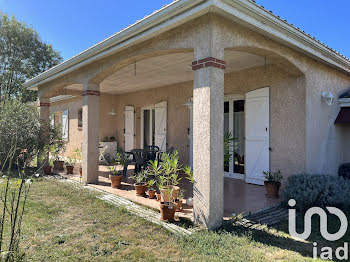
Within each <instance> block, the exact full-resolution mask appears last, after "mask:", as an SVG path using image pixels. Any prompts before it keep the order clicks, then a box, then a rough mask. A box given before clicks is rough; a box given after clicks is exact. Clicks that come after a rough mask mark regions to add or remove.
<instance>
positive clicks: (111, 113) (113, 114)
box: [108, 108, 117, 116]
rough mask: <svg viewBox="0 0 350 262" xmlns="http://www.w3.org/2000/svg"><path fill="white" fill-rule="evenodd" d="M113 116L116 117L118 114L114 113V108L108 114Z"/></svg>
mask: <svg viewBox="0 0 350 262" xmlns="http://www.w3.org/2000/svg"><path fill="white" fill-rule="evenodd" d="M108 114H109V115H111V116H115V115H116V114H117V113H116V112H115V111H114V108H112V111H111V112H109V113H108Z"/></svg>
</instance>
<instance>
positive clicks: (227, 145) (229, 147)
mask: <svg viewBox="0 0 350 262" xmlns="http://www.w3.org/2000/svg"><path fill="white" fill-rule="evenodd" d="M235 140H236V139H235V138H234V137H233V135H232V134H231V133H230V132H227V133H225V135H224V166H229V165H230V162H231V161H232V158H233V154H234V148H233V142H234V141H235Z"/></svg>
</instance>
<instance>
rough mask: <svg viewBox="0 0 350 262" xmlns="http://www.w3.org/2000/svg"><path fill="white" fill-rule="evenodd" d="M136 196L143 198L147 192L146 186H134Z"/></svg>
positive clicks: (143, 184) (144, 184) (142, 184)
mask: <svg viewBox="0 0 350 262" xmlns="http://www.w3.org/2000/svg"><path fill="white" fill-rule="evenodd" d="M134 187H135V190H136V195H138V196H144V195H145V193H146V190H147V184H146V183H141V184H134Z"/></svg>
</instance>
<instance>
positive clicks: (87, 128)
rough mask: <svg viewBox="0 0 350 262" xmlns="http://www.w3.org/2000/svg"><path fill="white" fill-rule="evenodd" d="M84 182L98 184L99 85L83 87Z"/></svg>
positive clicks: (87, 84) (86, 84)
mask: <svg viewBox="0 0 350 262" xmlns="http://www.w3.org/2000/svg"><path fill="white" fill-rule="evenodd" d="M82 96H83V148H82V158H83V159H82V168H83V182H84V183H85V184H97V183H98V172H99V155H100V154H99V126H100V125H99V111H100V91H99V85H97V84H91V83H84V85H83V93H82Z"/></svg>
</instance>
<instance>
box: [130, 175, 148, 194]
mask: <svg viewBox="0 0 350 262" xmlns="http://www.w3.org/2000/svg"><path fill="white" fill-rule="evenodd" d="M130 178H131V179H133V180H134V181H135V183H134V187H135V190H136V195H138V196H144V195H145V193H146V190H147V179H148V173H147V171H146V170H141V171H140V172H138V173H136V174H135V175H133V176H131V177H130Z"/></svg>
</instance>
